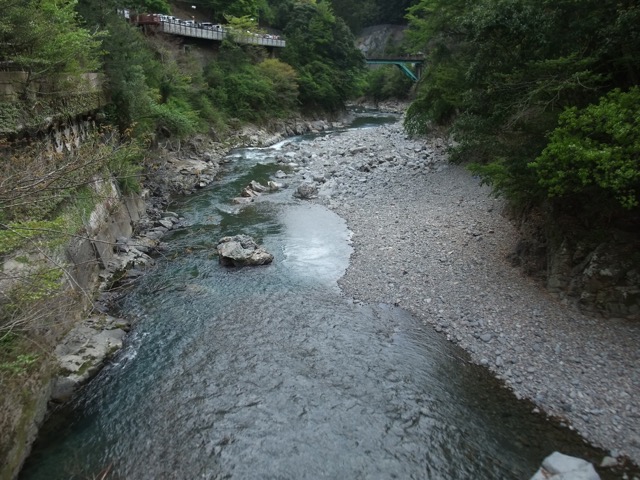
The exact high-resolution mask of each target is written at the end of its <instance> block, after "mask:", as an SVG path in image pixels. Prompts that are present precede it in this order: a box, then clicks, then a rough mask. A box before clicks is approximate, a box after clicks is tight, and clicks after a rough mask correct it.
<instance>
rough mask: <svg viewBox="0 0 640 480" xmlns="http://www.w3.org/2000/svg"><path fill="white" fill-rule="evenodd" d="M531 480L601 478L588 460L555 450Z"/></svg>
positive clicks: (591, 479)
mask: <svg viewBox="0 0 640 480" xmlns="http://www.w3.org/2000/svg"><path fill="white" fill-rule="evenodd" d="M531 480H600V476H599V475H598V473H597V472H596V470H595V468H593V465H591V463H589V462H587V461H586V460H583V459H581V458H576V457H570V456H569V455H564V454H562V453H560V452H553V453H552V454H551V455H549V456H548V457H547V458H545V459H544V461H543V462H542V467H540V469H539V470H538V471H537V472H536V473H535V475H534V476H533V477H531Z"/></svg>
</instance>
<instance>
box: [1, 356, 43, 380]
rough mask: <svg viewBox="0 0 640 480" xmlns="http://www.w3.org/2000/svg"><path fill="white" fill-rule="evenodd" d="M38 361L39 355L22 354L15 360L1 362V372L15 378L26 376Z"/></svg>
mask: <svg viewBox="0 0 640 480" xmlns="http://www.w3.org/2000/svg"><path fill="white" fill-rule="evenodd" d="M37 361H38V355H33V354H20V355H18V356H17V357H15V359H13V360H10V361H5V362H0V371H2V372H5V373H8V374H10V375H14V376H21V375H24V374H25V373H27V372H28V371H29V369H30V368H31V367H32V366H33V365H34V364H35V363H36V362H37Z"/></svg>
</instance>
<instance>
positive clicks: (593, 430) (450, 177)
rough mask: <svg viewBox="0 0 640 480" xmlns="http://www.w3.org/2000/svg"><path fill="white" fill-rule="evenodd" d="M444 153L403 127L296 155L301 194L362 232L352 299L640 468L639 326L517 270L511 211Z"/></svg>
mask: <svg viewBox="0 0 640 480" xmlns="http://www.w3.org/2000/svg"><path fill="white" fill-rule="evenodd" d="M444 147H445V145H444V144H443V142H442V141H441V140H438V139H432V140H411V139H408V138H407V137H406V136H405V134H404V133H403V131H402V127H401V125H400V124H393V125H388V126H381V127H375V128H372V129H364V130H354V131H348V132H344V133H342V134H341V135H340V136H336V137H332V141H331V142H325V141H324V139H323V138H322V137H320V138H317V139H315V140H313V141H309V142H303V143H302V144H300V145H298V146H293V145H292V146H289V149H291V151H292V152H293V153H289V154H288V156H287V158H286V161H287V162H294V163H297V164H299V165H300V169H299V171H298V173H297V174H296V175H295V177H294V178H293V179H292V182H291V183H292V185H295V181H297V180H300V181H305V182H309V183H315V184H316V186H318V188H319V192H318V196H319V201H321V202H322V203H324V204H325V205H327V206H328V207H329V208H331V209H332V210H334V211H336V212H337V213H338V214H339V215H340V216H342V217H343V218H345V219H346V220H347V222H348V225H349V228H350V229H351V230H352V231H353V245H354V248H355V253H354V255H353V256H352V259H351V264H350V267H349V269H348V271H347V273H346V275H345V276H344V277H343V278H342V279H341V281H340V284H341V286H342V288H343V289H344V291H345V293H346V294H348V295H352V296H354V297H355V298H356V299H358V300H361V301H363V302H374V303H380V302H383V303H390V304H396V305H399V306H400V307H403V308H405V309H407V310H408V311H410V312H411V313H412V314H414V315H415V316H417V317H418V318H419V319H421V320H422V322H423V323H424V324H425V326H428V328H435V329H436V331H438V332H441V333H442V335H445V336H446V338H447V339H449V340H450V341H452V342H454V343H456V344H458V345H459V346H461V347H462V348H464V349H465V350H467V351H468V352H469V354H470V356H471V359H472V361H474V362H476V363H478V364H482V365H485V366H486V367H487V368H489V369H490V370H491V371H492V372H494V373H495V375H496V376H497V377H498V378H500V379H502V380H504V382H505V383H506V385H508V386H509V387H510V388H511V389H512V390H513V391H514V393H515V394H516V396H518V397H520V398H529V399H531V400H533V401H534V402H535V403H536V404H537V405H538V406H539V408H540V409H541V410H542V411H544V412H546V414H548V415H550V416H555V417H559V418H561V419H564V421H565V422H566V424H567V425H568V428H575V429H577V430H578V431H579V432H580V433H581V434H582V435H583V436H584V437H585V438H586V439H588V440H589V441H590V442H592V443H593V444H595V445H598V446H601V447H603V448H604V449H605V450H607V451H609V452H610V455H611V456H612V457H618V458H620V459H622V458H623V457H625V456H627V457H629V458H630V459H632V460H633V461H634V462H635V463H638V462H640V406H639V404H638V401H637V397H638V392H639V391H640V370H639V368H638V360H640V353H639V351H638V344H640V325H637V324H633V323H631V322H626V321H622V320H614V319H603V318H597V317H591V316H586V315H584V314H582V313H581V312H579V311H578V310H577V309H575V308H574V307H572V306H571V305H569V304H565V303H563V302H561V301H559V300H558V299H556V298H554V297H553V296H551V295H550V294H549V293H548V292H547V291H546V290H545V289H544V287H543V286H542V285H540V284H538V283H536V282H535V281H534V280H533V279H531V278H528V277H526V276H524V275H523V274H522V272H521V271H520V270H519V269H518V268H517V267H514V266H512V265H511V263H510V262H509V260H508V256H509V254H510V253H512V252H513V251H514V249H515V246H516V243H517V241H518V232H517V230H516V229H515V227H514V225H513V224H512V223H511V221H510V220H509V219H508V218H507V217H506V216H505V215H504V214H503V212H504V204H503V202H502V201H501V200H499V199H496V198H493V197H492V196H491V195H490V191H489V189H488V188H487V187H483V186H481V185H480V184H479V181H478V179H476V178H473V177H472V176H471V175H470V173H469V172H468V171H466V170H465V169H464V168H463V167H460V166H453V165H450V164H448V163H447V158H446V154H445V148H444ZM425 328H427V327H425Z"/></svg>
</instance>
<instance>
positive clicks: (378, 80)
mask: <svg viewBox="0 0 640 480" xmlns="http://www.w3.org/2000/svg"><path fill="white" fill-rule="evenodd" d="M365 82H366V86H365V89H364V93H365V95H367V97H370V98H372V99H373V100H374V101H376V102H378V101H381V100H386V99H389V98H399V99H404V98H407V96H408V95H409V91H410V90H411V87H412V86H413V82H412V81H411V80H410V79H408V78H407V76H406V75H404V74H403V73H402V72H401V71H400V69H398V68H397V67H395V66H392V65H384V66H381V67H379V68H374V69H371V70H369V72H368V73H367V77H366V80H365Z"/></svg>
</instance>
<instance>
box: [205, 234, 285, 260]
mask: <svg viewBox="0 0 640 480" xmlns="http://www.w3.org/2000/svg"><path fill="white" fill-rule="evenodd" d="M217 248H218V255H219V257H218V258H219V260H220V263H221V264H222V265H226V266H230V267H243V266H246V265H266V264H267V263H271V262H272V261H273V255H271V254H270V253H269V252H267V251H266V250H265V249H264V248H262V247H260V246H259V245H258V244H257V243H256V242H255V241H254V240H253V238H251V237H250V236H248V235H235V236H233V237H224V238H222V239H221V240H220V241H219V242H218V247H217Z"/></svg>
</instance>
